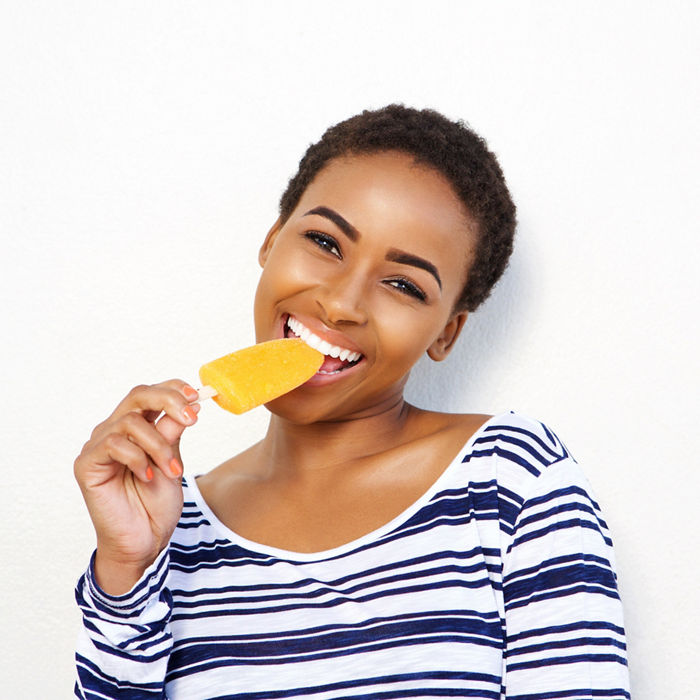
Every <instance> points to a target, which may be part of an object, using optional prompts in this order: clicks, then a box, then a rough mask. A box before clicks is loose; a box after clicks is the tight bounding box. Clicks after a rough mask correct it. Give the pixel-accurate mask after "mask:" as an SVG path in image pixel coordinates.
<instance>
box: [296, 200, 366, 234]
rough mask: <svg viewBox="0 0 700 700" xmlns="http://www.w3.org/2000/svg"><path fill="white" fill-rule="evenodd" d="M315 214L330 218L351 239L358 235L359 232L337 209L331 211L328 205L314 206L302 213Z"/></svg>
mask: <svg viewBox="0 0 700 700" xmlns="http://www.w3.org/2000/svg"><path fill="white" fill-rule="evenodd" d="M311 214H317V215H318V216H324V217H326V219H330V220H331V221H332V222H333V223H334V224H335V225H336V226H337V227H338V228H339V229H340V230H341V231H342V232H343V233H344V234H345V235H346V236H347V237H348V238H349V239H350V240H351V241H356V240H357V239H358V238H359V237H360V232H359V231H358V230H357V229H356V228H355V227H354V226H353V225H352V224H351V223H350V222H349V221H346V220H345V219H344V218H343V217H342V216H341V215H340V214H338V212H337V211H333V210H332V209H329V208H328V207H314V208H313V209H310V210H309V211H307V212H306V214H304V216H310V215H311Z"/></svg>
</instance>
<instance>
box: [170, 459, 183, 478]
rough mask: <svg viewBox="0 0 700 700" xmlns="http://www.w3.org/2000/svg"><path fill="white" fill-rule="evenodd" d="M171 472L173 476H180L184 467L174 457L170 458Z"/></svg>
mask: <svg viewBox="0 0 700 700" xmlns="http://www.w3.org/2000/svg"><path fill="white" fill-rule="evenodd" d="M169 466H170V473H171V474H172V475H173V476H180V474H182V467H181V466H180V463H179V462H178V461H177V460H176V459H175V457H173V458H172V459H171V460H170V465H169Z"/></svg>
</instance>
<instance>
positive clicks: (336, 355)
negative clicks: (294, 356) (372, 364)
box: [284, 315, 363, 374]
mask: <svg viewBox="0 0 700 700" xmlns="http://www.w3.org/2000/svg"><path fill="white" fill-rule="evenodd" d="M284 335H285V337H287V338H289V337H292V336H296V337H297V338H301V339H302V340H303V341H304V342H305V343H306V344H307V345H309V346H310V347H312V348H314V350H318V351H319V352H322V353H323V354H324V355H325V356H326V359H325V360H324V362H323V365H321V368H320V369H319V370H318V374H339V373H340V372H342V371H344V370H346V369H348V368H350V367H353V366H354V365H356V364H357V363H358V362H360V360H361V359H362V357H363V355H362V353H360V352H358V351H356V350H351V349H350V348H345V347H342V346H340V345H332V344H331V343H330V342H328V341H327V340H323V338H320V337H319V336H317V335H316V334H315V333H313V332H312V331H311V330H310V329H309V328H307V327H306V326H305V325H304V324H303V323H302V322H301V321H299V319H297V318H295V317H294V316H291V315H290V316H288V317H287V321H286V323H285V327H284Z"/></svg>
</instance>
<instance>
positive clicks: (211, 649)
mask: <svg viewBox="0 0 700 700" xmlns="http://www.w3.org/2000/svg"><path fill="white" fill-rule="evenodd" d="M427 644H464V645H465V651H464V653H465V654H468V653H469V651H468V650H469V647H470V646H472V645H473V646H477V647H490V648H492V649H500V648H501V646H502V641H501V640H500V639H499V640H493V639H482V638H481V637H474V636H470V635H466V634H465V635H461V634H444V635H425V636H422V637H420V638H418V639H407V638H403V639H391V640H387V641H383V642H378V643H372V642H367V643H366V644H364V645H359V646H354V647H352V648H349V649H335V650H325V651H318V652H312V653H309V654H306V655H304V656H295V657H294V658H293V659H289V658H287V659H284V660H280V659H279V658H262V657H259V656H256V657H252V658H250V657H245V656H240V657H237V658H236V657H233V656H232V654H231V653H222V655H221V656H220V657H219V654H218V653H217V652H219V651H223V650H220V649H219V646H222V647H225V645H218V644H216V645H206V646H203V647H202V649H201V651H200V652H199V654H198V653H197V649H190V648H188V649H185V650H182V651H179V650H178V651H173V653H172V655H171V657H170V665H171V666H170V667H171V671H170V672H169V673H168V680H171V679H175V678H179V677H182V676H186V675H189V674H191V673H195V672H196V673H202V672H203V671H210V670H212V669H215V668H220V667H230V666H279V665H280V664H285V665H291V664H297V663H298V664H304V663H305V662H308V661H317V660H320V659H345V658H346V657H352V656H354V655H355V654H367V653H371V652H375V651H383V650H385V649H401V648H404V647H412V646H418V645H420V646H425V645H427ZM185 652H186V653H185ZM498 654H499V658H500V651H499V652H498ZM198 656H199V658H198ZM351 662H352V660H350V661H349V663H351Z"/></svg>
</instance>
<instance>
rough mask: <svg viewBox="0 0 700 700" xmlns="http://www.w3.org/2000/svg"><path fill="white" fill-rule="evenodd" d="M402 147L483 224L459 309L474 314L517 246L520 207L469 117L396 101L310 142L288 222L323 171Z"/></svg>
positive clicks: (289, 202)
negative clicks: (334, 162) (465, 119)
mask: <svg viewBox="0 0 700 700" xmlns="http://www.w3.org/2000/svg"><path fill="white" fill-rule="evenodd" d="M381 151H400V152H403V153H407V154H409V155H412V156H413V157H414V159H415V162H416V163H420V164H422V165H426V166H428V167H431V168H433V169H434V170H436V171H437V172H439V173H440V174H441V175H442V176H443V177H444V178H445V179H446V180H447V181H448V182H449V183H450V184H451V185H452V187H453V188H454V191H455V193H456V194H457V196H458V198H459V199H460V200H461V202H462V203H463V205H464V207H465V208H466V210H467V212H468V213H469V214H470V215H471V217H472V218H473V219H474V221H475V222H476V224H477V227H478V230H477V242H476V250H475V255H474V260H473V262H472V265H471V268H470V270H469V271H468V274H467V280H466V283H465V286H464V289H463V290H462V292H461V294H460V296H459V298H458V299H457V302H456V304H455V310H456V311H473V310H474V309H476V308H477V307H478V306H479V305H480V304H481V303H482V302H483V301H484V300H485V299H486V298H487V297H488V296H489V294H490V293H491V290H492V289H493V287H494V285H495V284H496V282H497V281H498V280H499V278H500V277H501V275H502V274H503V271H504V270H505V269H506V266H507V264H508V258H509V257H510V254H511V252H512V250H513V236H514V232H515V224H516V218H515V205H514V204H513V201H512V199H511V196H510V193H509V192H508V188H507V186H506V183H505V179H504V178H503V172H502V171H501V167H500V165H499V164H498V161H497V160H496V156H495V155H494V154H493V153H491V151H489V149H488V147H487V145H486V142H485V141H484V139H482V138H481V137H480V136H478V135H477V134H476V133H474V131H472V129H471V128H469V127H468V126H467V125H466V124H465V123H464V122H462V121H457V122H453V121H450V120H449V119H447V117H445V116H443V115H442V114H440V113H439V112H436V111H434V110H432V109H422V110H418V109H413V108H410V107H405V106H404V105H400V104H392V105H388V106H386V107H383V108H382V109H378V110H372V111H370V110H365V111H364V112H362V113H361V114H358V115H356V116H354V117H350V118H349V119H346V120H345V121H342V122H340V123H339V124H336V125H335V126H332V127H330V128H329V129H328V130H327V131H326V132H325V133H324V134H323V136H322V137H321V139H320V140H319V141H318V142H317V143H315V144H312V145H311V146H309V148H308V149H307V151H306V153H305V154H304V157H303V158H302V159H301V161H300V162H299V169H298V170H297V173H296V175H294V176H293V177H292V178H291V179H290V181H289V183H288V185H287V188H286V189H285V191H284V193H283V194H282V197H281V198H280V220H281V221H282V223H285V222H286V221H287V220H288V219H289V217H290V215H291V214H292V212H293V211H294V209H295V207H296V206H297V204H298V203H299V200H300V199H301V196H302V195H303V193H304V191H305V190H306V188H307V187H308V186H309V185H310V184H311V181H312V180H313V179H314V178H315V177H316V175H317V174H318V173H319V172H320V171H321V170H322V169H323V168H324V167H325V166H326V165H327V164H328V163H329V162H330V161H331V160H333V159H335V158H340V157H343V156H351V155H360V154H368V153H377V152H381Z"/></svg>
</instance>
